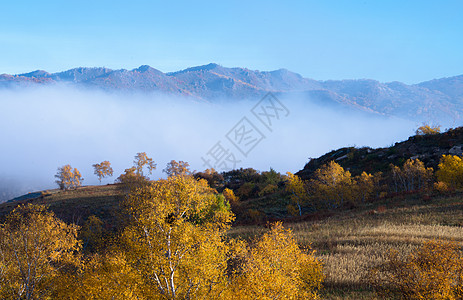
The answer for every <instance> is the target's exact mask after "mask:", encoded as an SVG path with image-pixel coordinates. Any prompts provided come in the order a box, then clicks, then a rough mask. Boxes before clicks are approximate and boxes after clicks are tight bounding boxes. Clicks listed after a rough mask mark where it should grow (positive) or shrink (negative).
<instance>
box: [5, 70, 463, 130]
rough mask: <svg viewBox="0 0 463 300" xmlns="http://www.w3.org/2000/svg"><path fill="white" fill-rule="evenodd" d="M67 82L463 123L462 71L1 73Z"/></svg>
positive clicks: (29, 81) (20, 79) (9, 79)
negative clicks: (286, 98) (272, 99)
mask: <svg viewBox="0 0 463 300" xmlns="http://www.w3.org/2000/svg"><path fill="white" fill-rule="evenodd" d="M60 82H63V83H68V84H74V85H78V86H86V87H92V88H101V89H105V90H124V91H143V92H161V93H167V94H173V95H190V96H193V97H196V98H201V99H207V100H214V99H217V98H232V99H234V98H240V99H241V98H260V97H262V96H263V95H265V94H266V93H267V92H274V93H293V92H304V93H299V96H301V95H304V96H306V97H310V98H311V99H312V100H315V101H318V102H321V103H323V101H328V102H338V103H343V104H345V105H348V106H355V107H357V108H362V109H364V110H368V111H373V112H377V113H380V114H384V115H393V116H398V117H402V118H406V119H409V120H414V121H419V122H423V121H428V122H435V123H444V124H445V125H446V126H450V125H455V124H454V123H457V122H458V123H461V121H462V119H463V75H460V76H455V77H449V78H442V79H435V80H431V81H427V82H422V83H419V84H414V85H407V84H404V83H401V82H389V83H381V82H378V81H375V80H369V79H362V80H328V81H317V80H313V79H308V78H304V77H302V76H301V75H299V74H297V73H294V72H291V71H288V70H286V69H280V70H275V71H270V72H267V71H264V72H261V71H255V70H249V69H246V68H226V67H223V66H220V65H217V64H213V63H211V64H208V65H204V66H197V67H192V68H188V69H185V70H181V71H178V72H172V73H163V72H161V71H159V70H156V69H154V68H152V67H150V66H146V65H145V66H141V67H139V68H136V69H133V70H125V69H120V70H112V69H107V68H75V69H71V70H67V71H63V72H59V73H52V74H50V73H48V72H46V71H43V70H37V71H34V72H30V73H25V74H19V75H8V74H3V75H0V87H6V88H9V87H14V86H18V85H19V86H20V87H22V86H30V85H35V84H55V83H60Z"/></svg>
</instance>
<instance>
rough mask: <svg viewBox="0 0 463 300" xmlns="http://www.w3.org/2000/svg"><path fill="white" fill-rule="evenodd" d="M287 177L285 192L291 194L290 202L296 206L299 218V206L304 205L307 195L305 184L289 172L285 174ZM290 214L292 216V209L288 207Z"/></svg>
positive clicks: (300, 209) (300, 211)
mask: <svg viewBox="0 0 463 300" xmlns="http://www.w3.org/2000/svg"><path fill="white" fill-rule="evenodd" d="M286 175H287V181H286V190H287V191H288V192H290V193H291V201H292V202H293V203H295V204H296V205H297V208H298V210H297V211H298V214H299V215H300V216H301V215H302V208H301V205H302V204H304V203H306V202H307V200H308V198H309V194H308V193H307V190H306V189H305V184H304V182H303V181H302V179H301V178H300V177H299V176H297V175H294V174H293V173H291V172H286ZM289 210H290V212H291V213H292V214H293V215H294V214H295V212H294V209H292V207H289Z"/></svg>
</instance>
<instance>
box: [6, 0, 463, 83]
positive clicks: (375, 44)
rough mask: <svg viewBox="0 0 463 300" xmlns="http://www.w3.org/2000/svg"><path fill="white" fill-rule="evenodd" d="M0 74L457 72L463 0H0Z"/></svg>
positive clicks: (414, 75) (411, 76)
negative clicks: (212, 66) (79, 70)
mask: <svg viewBox="0 0 463 300" xmlns="http://www.w3.org/2000/svg"><path fill="white" fill-rule="evenodd" d="M0 57H1V58H0V73H12V74H17V73H22V72H28V71H32V70H36V69H44V70H47V71H49V72H56V71H61V70H65V69H69V68H73V67H78V66H105V67H109V68H126V69H131V68H136V67H138V66H140V65H142V64H148V65H151V66H152V67H155V68H157V69H159V70H161V71H164V72H168V71H175V70H179V69H184V68H187V67H190V66H195V65H202V64H207V63H209V62H215V63H218V64H221V65H223V66H226V67H233V66H239V67H247V68H250V69H257V70H274V69H279V68H287V69H289V70H292V71H294V72H297V73H300V74H301V75H303V76H305V77H309V78H314V79H320V80H325V79H345V78H373V79H377V80H380V81H394V80H398V81H403V82H407V83H417V82H420V81H425V80H430V79H433V78H439V77H448V76H454V75H460V74H463V1H424V0H422V1H405V0H402V1H392V0H389V1H373V0H370V1H355V0H351V1H322V0H319V1H250V0H247V1H217V0H215V1H141V0H131V1H116V0H111V1H106V0H92V1H86V0H80V1H62V0H61V1H26V0H18V1H2V2H1V4H0Z"/></svg>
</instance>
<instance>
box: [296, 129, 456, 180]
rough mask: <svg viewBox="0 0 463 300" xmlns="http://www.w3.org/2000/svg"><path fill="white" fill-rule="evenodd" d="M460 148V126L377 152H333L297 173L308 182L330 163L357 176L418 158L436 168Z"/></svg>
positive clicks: (414, 137) (362, 150) (348, 150)
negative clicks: (334, 162)
mask: <svg viewBox="0 0 463 300" xmlns="http://www.w3.org/2000/svg"><path fill="white" fill-rule="evenodd" d="M462 146H463V127H459V128H455V129H451V130H448V131H446V132H444V133H441V134H434V135H415V136H412V137H410V138H409V139H408V140H406V141H403V142H400V143H395V145H393V146H391V147H385V148H377V149H372V148H368V147H364V148H355V147H348V148H341V149H337V150H333V151H331V152H329V153H326V154H325V155H323V156H320V157H319V158H314V159H312V160H310V161H309V162H308V163H307V164H306V165H305V166H304V168H303V169H302V170H301V171H299V172H298V173H296V174H297V175H299V176H300V177H301V178H303V179H308V178H309V177H310V176H311V175H312V174H313V172H315V170H316V169H318V168H320V167H321V166H322V165H324V164H326V163H328V162H329V161H331V160H334V161H336V162H337V163H338V164H340V165H341V166H342V167H343V168H344V169H347V170H349V171H350V172H351V173H352V174H353V175H359V174H360V173H362V172H363V171H365V172H367V173H375V172H385V171H387V170H389V165H390V164H393V165H396V166H400V165H402V164H403V163H404V162H405V161H406V160H407V159H409V158H418V159H420V160H421V161H422V162H423V163H424V164H425V165H426V167H433V168H434V169H437V165H438V163H439V159H440V158H441V157H442V155H444V154H453V155H461V154H462V153H463V151H462Z"/></svg>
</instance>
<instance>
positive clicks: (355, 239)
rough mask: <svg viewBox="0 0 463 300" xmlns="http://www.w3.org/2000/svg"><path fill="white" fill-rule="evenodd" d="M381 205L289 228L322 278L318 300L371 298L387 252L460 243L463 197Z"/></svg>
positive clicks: (251, 229) (242, 232)
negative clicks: (373, 278) (374, 275)
mask: <svg viewBox="0 0 463 300" xmlns="http://www.w3.org/2000/svg"><path fill="white" fill-rule="evenodd" d="M396 205H397V204H395V205H394V206H392V208H387V205H384V206H383V205H381V206H380V207H376V209H371V210H364V209H363V210H357V211H355V210H354V211H350V212H343V213H339V214H336V215H333V216H331V217H329V218H327V219H324V220H318V221H305V222H300V223H288V224H286V226H287V227H290V228H291V229H292V230H293V233H294V234H295V235H296V237H297V239H298V241H299V243H300V245H301V246H307V245H311V247H312V248H313V249H315V250H316V255H317V256H318V257H319V258H320V259H321V260H322V261H323V263H324V269H325V274H326V280H325V284H324V290H323V291H322V297H323V299H374V298H375V297H376V296H375V294H374V292H373V291H372V289H371V288H370V287H369V285H368V274H369V271H370V270H371V268H372V267H374V266H375V265H377V264H380V263H382V262H384V260H385V258H386V255H387V254H388V252H389V251H390V250H391V249H397V250H399V251H400V252H401V253H403V254H407V253H408V252H410V251H411V250H412V249H414V248H415V247H417V246H420V245H421V244H422V243H423V242H424V241H426V240H432V239H443V240H453V241H457V242H458V243H460V244H463V227H462V226H461V225H463V198H462V197H460V196H454V197H437V198H434V199H433V200H431V201H428V202H427V203H426V204H418V203H413V204H407V203H406V201H405V202H404V203H402V204H401V205H398V206H397V207H395V206H396ZM264 230H265V228H264V227H258V226H240V227H235V228H233V229H232V230H231V232H230V235H232V236H241V237H243V238H247V237H251V236H254V235H257V234H259V233H260V232H262V231H264Z"/></svg>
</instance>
